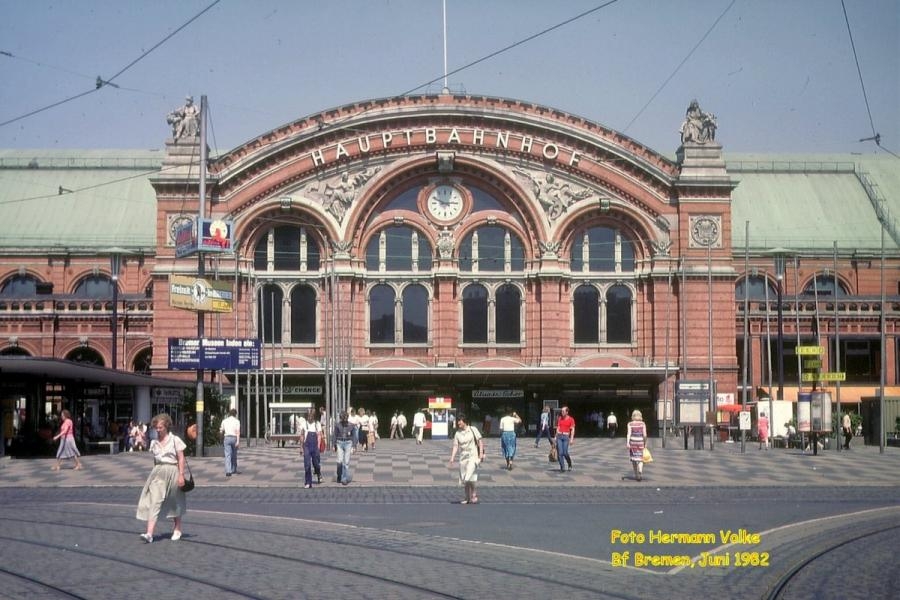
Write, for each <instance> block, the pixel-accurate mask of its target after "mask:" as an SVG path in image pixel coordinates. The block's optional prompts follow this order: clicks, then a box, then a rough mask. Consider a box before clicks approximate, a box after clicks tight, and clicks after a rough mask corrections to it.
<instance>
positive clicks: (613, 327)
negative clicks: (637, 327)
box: [606, 285, 631, 344]
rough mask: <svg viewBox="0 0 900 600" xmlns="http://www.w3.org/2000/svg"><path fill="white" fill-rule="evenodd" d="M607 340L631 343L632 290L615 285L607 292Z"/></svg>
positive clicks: (615, 342) (610, 342) (608, 341)
mask: <svg viewBox="0 0 900 600" xmlns="http://www.w3.org/2000/svg"><path fill="white" fill-rule="evenodd" d="M606 342H607V343H609V344H628V343H631V290H630V289H628V287H627V286H624V285H614V286H612V287H611V288H609V290H608V291H607V292H606Z"/></svg>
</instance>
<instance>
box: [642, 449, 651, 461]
mask: <svg viewBox="0 0 900 600" xmlns="http://www.w3.org/2000/svg"><path fill="white" fill-rule="evenodd" d="M641 460H642V461H644V462H645V463H651V462H653V455H652V454H650V448H644V454H643V456H642V457H641Z"/></svg>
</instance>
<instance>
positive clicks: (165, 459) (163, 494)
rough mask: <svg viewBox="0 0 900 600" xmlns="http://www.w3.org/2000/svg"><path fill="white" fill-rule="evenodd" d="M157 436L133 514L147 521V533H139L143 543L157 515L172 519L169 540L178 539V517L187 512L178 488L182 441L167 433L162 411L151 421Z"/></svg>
mask: <svg viewBox="0 0 900 600" xmlns="http://www.w3.org/2000/svg"><path fill="white" fill-rule="evenodd" d="M151 427H152V428H153V429H155V430H156V433H157V439H155V440H153V441H152V442H150V454H152V455H153V470H151V471H150V475H149V476H148V477H147V481H146V483H144V488H143V489H142V490H141V498H140V500H139V501H138V507H137V514H136V517H137V518H138V519H140V520H141V521H147V532H146V533H142V534H141V539H142V540H144V541H145V542H147V543H148V544H149V543H152V542H153V530H154V529H155V528H156V521H157V520H158V519H159V516H160V515H164V517H165V518H173V519H175V528H174V530H173V531H172V541H173V542H177V541H178V540H180V539H181V534H182V528H181V520H182V517H183V515H184V513H185V512H187V501H186V495H185V493H184V492H183V491H181V486H183V485H184V468H185V464H186V463H185V459H184V449H185V448H186V446H185V443H184V441H183V440H182V439H181V438H180V437H178V436H177V435H175V434H174V433H172V432H171V429H172V418H171V417H169V415H167V414H165V413H163V414H159V415H156V417H155V418H154V419H153V422H152V423H151Z"/></svg>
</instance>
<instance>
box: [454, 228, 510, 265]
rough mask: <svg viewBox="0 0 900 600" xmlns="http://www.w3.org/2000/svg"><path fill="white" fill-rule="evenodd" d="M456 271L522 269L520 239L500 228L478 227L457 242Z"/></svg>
mask: <svg viewBox="0 0 900 600" xmlns="http://www.w3.org/2000/svg"><path fill="white" fill-rule="evenodd" d="M459 270H460V271H471V272H478V271H482V272H500V273H503V272H510V271H524V270H525V249H524V247H523V246H522V241H521V240H520V239H519V238H518V236H516V235H514V234H513V233H511V232H509V231H508V230H507V229H506V228H504V227H500V226H496V225H488V226H485V227H479V228H478V229H476V230H475V231H473V232H471V233H470V234H469V235H467V236H466V237H465V238H464V239H463V241H462V243H461V244H460V245H459Z"/></svg>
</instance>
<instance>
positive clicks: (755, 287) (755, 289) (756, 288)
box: [734, 275, 778, 300]
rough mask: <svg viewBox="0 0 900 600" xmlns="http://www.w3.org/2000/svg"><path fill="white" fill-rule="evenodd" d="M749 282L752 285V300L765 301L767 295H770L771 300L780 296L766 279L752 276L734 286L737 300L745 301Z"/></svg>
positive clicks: (760, 276)
mask: <svg viewBox="0 0 900 600" xmlns="http://www.w3.org/2000/svg"><path fill="white" fill-rule="evenodd" d="M748 282H749V285H750V300H765V299H766V294H767V293H768V295H769V299H773V298H776V297H777V296H778V291H777V290H776V289H775V287H774V286H773V285H772V284H771V283H770V282H769V280H768V279H767V278H766V277H764V276H762V275H751V276H749V277H745V278H743V279H741V280H740V281H738V282H737V284H736V285H735V286H734V298H735V300H743V299H744V294H745V293H746V286H747V285H748ZM766 288H768V292H767V291H766Z"/></svg>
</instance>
